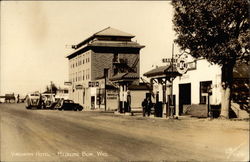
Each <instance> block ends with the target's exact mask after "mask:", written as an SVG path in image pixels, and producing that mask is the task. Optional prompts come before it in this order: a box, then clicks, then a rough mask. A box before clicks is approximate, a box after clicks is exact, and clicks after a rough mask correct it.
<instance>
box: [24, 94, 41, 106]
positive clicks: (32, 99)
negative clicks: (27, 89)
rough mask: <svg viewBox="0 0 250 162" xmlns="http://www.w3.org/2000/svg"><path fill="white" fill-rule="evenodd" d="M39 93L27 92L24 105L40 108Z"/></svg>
mask: <svg viewBox="0 0 250 162" xmlns="http://www.w3.org/2000/svg"><path fill="white" fill-rule="evenodd" d="M41 101H42V99H41V94H40V93H29V94H27V96H26V97H25V107H26V109H31V108H33V107H34V108H38V109H40V108H41Z"/></svg>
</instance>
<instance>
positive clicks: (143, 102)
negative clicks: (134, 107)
mask: <svg viewBox="0 0 250 162" xmlns="http://www.w3.org/2000/svg"><path fill="white" fill-rule="evenodd" d="M141 105H142V115H143V116H144V117H145V115H146V106H147V99H146V98H145V99H144V100H143V101H142V103H141Z"/></svg>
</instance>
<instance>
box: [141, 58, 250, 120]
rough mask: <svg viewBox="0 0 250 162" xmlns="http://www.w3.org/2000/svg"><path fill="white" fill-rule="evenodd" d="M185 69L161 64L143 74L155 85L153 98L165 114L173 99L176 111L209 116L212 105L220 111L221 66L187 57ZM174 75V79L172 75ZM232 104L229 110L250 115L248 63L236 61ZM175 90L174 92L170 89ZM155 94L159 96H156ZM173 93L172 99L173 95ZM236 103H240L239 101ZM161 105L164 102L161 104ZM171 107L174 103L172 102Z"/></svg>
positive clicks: (241, 115) (236, 115)
mask: <svg viewBox="0 0 250 162" xmlns="http://www.w3.org/2000/svg"><path fill="white" fill-rule="evenodd" d="M186 58H187V60H186V62H185V66H184V67H185V68H186V70H185V71H184V72H183V74H180V73H178V72H180V70H179V69H178V66H180V65H175V66H173V68H171V66H160V67H156V68H155V69H152V70H150V71H148V72H146V73H145V74H144V76H146V77H148V78H150V82H151V85H152V86H153V92H152V94H153V95H152V96H153V98H152V99H153V102H155V103H160V105H161V104H163V105H162V107H163V114H165V113H166V115H167V116H168V110H167V109H166V108H168V106H169V105H172V104H169V103H171V102H173V106H174V109H175V110H174V115H175V116H179V115H191V116H196V117H208V115H209V113H210V115H211V112H212V110H211V108H213V109H216V110H217V111H215V112H214V114H213V115H214V116H213V117H218V116H219V114H220V105H221V66H219V65H215V64H211V63H209V62H208V61H207V60H205V59H194V58H192V57H191V56H187V57H186ZM171 77H172V78H173V82H171V79H170V78H171ZM233 77H234V83H233V87H232V95H231V97H232V104H231V105H232V106H231V108H232V109H230V112H229V114H231V115H232V116H235V117H242V118H246V117H247V116H249V114H247V112H248V113H249V112H250V110H249V92H250V91H249V66H248V65H247V64H244V63H241V62H237V63H236V65H235V67H234V72H233ZM171 90H172V93H171ZM155 95H156V97H155ZM169 96H172V101H171V97H169ZM236 104H237V105H236ZM160 107H161V106H160ZM170 107H171V106H170Z"/></svg>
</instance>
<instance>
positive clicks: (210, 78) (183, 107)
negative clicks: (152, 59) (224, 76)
mask: <svg viewBox="0 0 250 162" xmlns="http://www.w3.org/2000/svg"><path fill="white" fill-rule="evenodd" d="M189 64H192V67H190V68H189V69H188V70H187V72H186V73H185V74H182V75H181V76H178V77H177V78H175V80H174V81H173V94H174V95H175V96H176V115H183V114H185V112H186V111H187V108H188V106H190V105H201V107H203V109H206V107H207V106H206V105H207V104H208V96H209V91H210V89H211V90H212V95H211V96H210V101H209V102H210V104H212V105H219V104H220V102H221V91H220V86H221V67H220V66H219V65H212V64H210V63H209V62H208V61H207V60H205V59H198V60H192V61H190V62H189ZM205 115H206V114H205ZM205 115H204V116H205Z"/></svg>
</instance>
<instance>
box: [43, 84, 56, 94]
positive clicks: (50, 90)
mask: <svg viewBox="0 0 250 162" xmlns="http://www.w3.org/2000/svg"><path fill="white" fill-rule="evenodd" d="M57 90H58V88H57V86H56V85H55V84H54V83H53V82H50V85H47V86H46V91H45V92H47V93H56V91H57Z"/></svg>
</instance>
